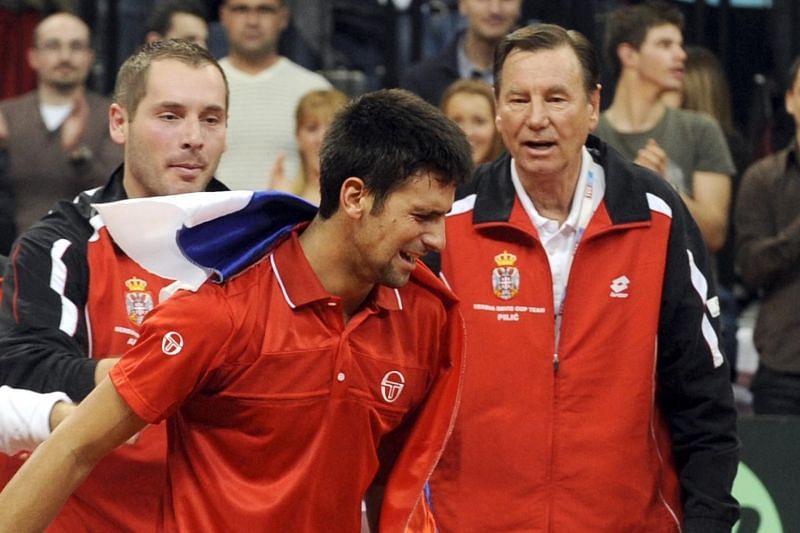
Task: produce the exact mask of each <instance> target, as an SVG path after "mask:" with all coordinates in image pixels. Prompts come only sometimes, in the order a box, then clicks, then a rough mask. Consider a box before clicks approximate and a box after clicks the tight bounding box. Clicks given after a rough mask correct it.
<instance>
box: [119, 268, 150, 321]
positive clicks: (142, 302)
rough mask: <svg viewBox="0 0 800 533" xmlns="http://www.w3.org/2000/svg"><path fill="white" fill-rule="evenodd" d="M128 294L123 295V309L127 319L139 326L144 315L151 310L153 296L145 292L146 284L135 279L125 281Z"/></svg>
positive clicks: (141, 280)
mask: <svg viewBox="0 0 800 533" xmlns="http://www.w3.org/2000/svg"><path fill="white" fill-rule="evenodd" d="M125 286H126V287H127V288H128V292H127V293H125V308H126V309H127V311H128V318H129V319H130V321H131V322H133V323H134V324H136V325H137V326H138V325H141V323H142V320H144V315H146V314H147V313H149V312H150V310H151V309H153V295H152V294H150V291H148V290H147V282H146V281H145V280H143V279H139V278H137V277H135V276H134V277H132V278H130V279H128V280H126V281H125Z"/></svg>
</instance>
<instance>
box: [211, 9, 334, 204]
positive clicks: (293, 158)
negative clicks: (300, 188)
mask: <svg viewBox="0 0 800 533" xmlns="http://www.w3.org/2000/svg"><path fill="white" fill-rule="evenodd" d="M219 19H220V22H221V24H222V26H223V27H224V28H225V32H226V35H227V38H228V55H227V56H226V57H224V58H222V59H221V60H220V65H222V68H223V69H224V70H225V75H226V76H227V78H228V83H229V84H230V88H231V104H230V109H229V113H230V114H229V117H228V150H227V151H226V152H225V155H224V156H223V157H222V161H221V162H220V165H219V171H218V176H219V178H220V179H221V180H223V181H224V182H225V183H226V184H228V186H229V187H230V188H231V189H234V190H236V189H245V190H259V189H268V188H272V184H271V183H270V182H271V178H270V176H271V173H272V169H273V167H274V165H275V160H276V158H278V157H279V156H282V155H285V157H286V160H285V162H284V169H285V172H286V175H287V176H294V175H296V174H297V172H298V170H299V158H298V155H297V153H298V152H297V143H296V141H295V135H294V131H295V128H294V110H295V109H296V108H297V104H298V102H299V101H300V98H301V97H302V96H303V95H304V94H306V93H308V92H309V91H312V90H316V89H330V88H331V84H330V83H329V82H328V81H327V80H326V79H325V78H324V77H322V76H321V75H319V74H316V73H314V72H311V71H310V70H306V69H305V68H303V67H301V66H300V65H298V64H296V63H294V62H292V61H291V60H289V59H288V58H286V57H283V56H281V55H280V54H279V53H278V40H279V39H280V36H281V33H283V31H284V30H285V29H286V28H287V26H288V25H289V8H288V6H287V5H286V3H285V1H284V0H226V1H225V2H224V3H223V4H222V6H221V7H220V10H219Z"/></svg>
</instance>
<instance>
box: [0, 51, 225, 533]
mask: <svg viewBox="0 0 800 533" xmlns="http://www.w3.org/2000/svg"><path fill="white" fill-rule="evenodd" d="M115 92H116V98H115V99H116V102H115V103H114V104H112V105H111V106H110V109H109V110H108V112H107V117H108V118H107V124H106V128H110V131H111V137H112V139H113V140H114V142H116V143H119V144H121V145H124V149H125V156H124V164H123V165H122V166H121V167H119V168H118V169H117V170H116V171H115V172H114V173H113V174H112V175H111V178H110V179H108V182H107V183H106V185H105V186H103V187H98V188H94V189H90V190H87V191H84V192H83V193H81V194H80V195H79V196H78V197H77V198H76V199H75V200H74V201H72V202H68V201H64V202H60V203H59V204H57V205H56V206H55V207H54V208H53V211H52V213H51V214H50V215H48V216H47V217H45V218H44V219H43V220H42V221H40V222H39V223H37V224H35V225H34V226H33V227H32V228H31V229H29V230H28V231H26V232H25V233H23V234H22V235H21V236H20V238H19V239H18V240H17V242H16V244H15V246H14V248H13V250H12V253H11V256H10V265H9V267H8V268H7V269H6V270H5V279H4V285H3V303H2V309H1V310H0V384H3V385H8V386H11V387H15V388H22V389H28V390H29V391H36V392H42V393H48V392H52V391H60V392H63V393H66V394H67V395H68V396H69V397H70V398H71V399H72V400H74V401H81V400H83V399H84V397H85V396H86V395H87V394H89V392H91V390H92V389H93V388H94V387H95V385H96V384H98V383H100V382H102V381H103V380H104V379H105V377H106V374H107V373H108V371H109V369H110V368H111V366H112V365H113V364H114V363H115V362H116V361H117V358H118V357H119V356H120V355H122V353H123V352H124V351H125V350H126V349H128V348H129V347H130V346H132V345H134V344H136V342H137V340H138V338H139V335H140V332H141V324H142V319H143V318H144V316H145V315H146V314H147V313H148V312H149V311H150V310H151V309H152V308H153V307H154V306H155V304H157V303H158V301H159V299H160V297H161V294H160V293H161V290H162V289H163V288H164V287H166V286H168V285H170V284H171V283H172V280H169V279H166V278H164V277H161V276H158V275H156V274H153V273H151V272H148V271H147V270H146V269H144V268H142V267H141V266H139V265H137V264H136V263H135V262H134V261H133V260H132V259H130V258H129V257H128V256H127V255H126V254H125V253H123V252H121V251H120V249H119V247H118V243H117V242H116V241H115V239H114V238H113V237H112V236H111V235H109V232H108V228H107V227H106V225H105V220H104V218H103V217H102V216H101V215H99V214H98V211H97V209H96V208H95V205H97V204H102V203H108V202H113V201H116V200H122V199H125V198H138V197H147V196H154V195H170V194H177V193H184V192H197V191H203V190H216V191H219V190H224V189H225V187H224V186H223V185H222V184H221V183H220V182H218V181H217V180H215V179H213V175H214V171H215V169H216V167H217V164H218V162H219V159H220V157H221V155H222V152H223V150H224V149H225V119H226V110H227V97H228V90H227V85H226V83H225V77H224V74H223V72H222V70H221V68H220V67H219V65H218V64H217V62H216V61H215V60H214V58H213V57H211V56H210V55H209V53H208V52H207V51H206V50H205V49H203V48H200V47H198V46H196V45H194V44H191V43H188V42H186V41H157V42H156V43H153V44H151V45H147V46H145V47H144V48H143V49H142V50H141V51H139V52H137V53H135V54H134V55H133V56H131V57H130V58H128V60H126V62H125V63H124V64H123V65H122V67H121V68H120V72H119V74H118V76H117V85H116V91H115ZM137 222H138V221H137ZM27 396H28V397H29V398H30V401H31V402H34V403H36V402H37V401H38V400H37V397H36V396H32V395H27ZM51 398H53V397H52V396H51ZM29 403H30V402H29ZM27 410H28V411H29V412H30V411H31V409H27ZM56 422H57V420H52V419H51V420H50V426H51V427H52V426H53V425H55V423H56ZM47 429H49V428H47ZM165 442H166V432H165V428H164V425H162V424H159V425H153V426H149V427H147V428H145V429H144V430H143V431H142V432H141V435H140V436H139V437H138V439H136V441H135V442H133V443H131V444H126V445H123V446H121V447H120V448H119V449H118V450H116V451H114V452H113V453H111V454H109V455H108V456H107V457H106V458H105V459H104V460H103V461H102V462H101V464H100V465H99V466H98V468H97V469H96V471H95V472H94V473H93V474H92V475H91V476H89V477H88V478H87V479H86V481H85V482H84V484H83V485H82V486H81V487H80V489H78V490H77V491H76V492H75V494H74V495H73V496H72V497H71V498H70V499H69V500H68V501H67V502H66V505H64V508H63V510H62V512H61V513H60V514H59V515H58V517H57V518H56V519H55V522H54V523H53V526H54V529H58V530H63V531H118V530H125V531H137V532H138V531H143V532H147V531H154V529H155V527H154V523H155V520H156V517H157V516H158V508H159V504H160V501H161V499H162V496H163V488H162V481H163V479H164V476H165V475H166V474H165V471H164V467H165ZM0 463H2V464H0V476H1V477H0V485H4V484H5V483H6V482H7V481H8V479H9V478H10V477H11V475H13V473H14V471H15V470H16V469H17V468H19V466H20V464H21V463H20V461H19V460H17V459H12V458H5V457H3V458H2V459H0ZM0 522H2V523H3V524H4V525H6V526H14V525H15V522H13V521H11V522H8V521H3V520H0Z"/></svg>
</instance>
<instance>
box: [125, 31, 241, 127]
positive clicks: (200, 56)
mask: <svg viewBox="0 0 800 533" xmlns="http://www.w3.org/2000/svg"><path fill="white" fill-rule="evenodd" d="M167 59H174V60H175V61H180V62H181V63H184V64H186V65H189V66H192V67H198V68H199V67H202V66H205V65H211V66H213V67H215V68H216V69H217V70H218V71H219V73H220V75H221V76H222V80H223V81H224V82H225V109H226V110H227V109H228V97H229V91H228V78H227V77H226V76H225V71H223V70H222V67H220V66H219V63H217V60H216V59H214V56H212V55H211V54H210V53H209V51H208V50H206V49H205V48H203V47H201V46H198V45H196V44H194V43H190V42H188V41H184V40H181V39H167V40H165V41H154V42H152V43H150V44H146V45H144V46H142V47H141V48H140V49H139V50H138V51H137V52H135V53H134V54H133V55H132V56H130V57H129V58H128V59H126V60H125V62H124V63H123V64H122V66H121V67H120V68H119V73H118V74H117V83H116V85H115V86H114V101H115V102H116V103H118V104H119V105H120V106H122V107H123V108H125V109H126V110H127V111H128V114H129V116H130V120H133V117H134V115H135V114H136V108H137V107H138V106H139V102H141V101H142V98H144V96H145V91H146V90H147V76H148V74H149V73H150V65H152V64H153V63H154V62H155V61H163V60H167Z"/></svg>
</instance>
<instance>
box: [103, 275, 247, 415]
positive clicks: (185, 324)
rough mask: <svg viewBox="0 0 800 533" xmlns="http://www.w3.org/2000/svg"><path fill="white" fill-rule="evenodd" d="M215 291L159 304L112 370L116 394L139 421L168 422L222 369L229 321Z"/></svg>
mask: <svg viewBox="0 0 800 533" xmlns="http://www.w3.org/2000/svg"><path fill="white" fill-rule="evenodd" d="M217 288H218V287H214V286H211V287H208V289H210V290H208V289H206V287H205V286H204V287H202V288H201V289H200V292H198V293H191V292H187V291H180V292H178V293H176V294H175V295H174V296H172V298H170V299H169V300H167V301H166V302H164V303H162V304H160V305H158V306H157V307H156V308H155V309H154V310H153V311H152V312H151V313H150V314H149V315H147V317H146V319H145V321H144V322H143V323H142V330H141V335H140V337H139V340H138V342H137V343H136V346H134V347H133V348H131V349H130V350H129V351H128V352H126V353H125V354H124V355H123V357H122V359H120V361H119V362H118V363H117V364H116V365H114V367H113V368H112V369H111V372H110V373H109V377H110V378H111V381H112V382H113V383H114V386H115V387H116V389H117V392H118V393H119V394H120V396H122V398H123V399H124V400H125V402H126V403H127V404H128V406H129V407H130V408H131V409H132V410H133V412H135V413H136V414H137V415H138V416H139V417H140V418H142V419H143V420H145V421H147V422H149V423H151V424H153V423H156V422H159V421H161V420H163V419H165V418H167V417H169V416H170V415H171V414H172V413H173V412H174V411H175V410H176V409H178V407H180V405H181V404H182V403H183V402H184V400H186V398H187V397H189V396H190V395H191V394H193V393H194V391H196V390H199V389H200V388H201V387H202V385H203V383H205V381H206V380H207V378H208V376H209V375H210V374H211V372H213V371H214V370H215V369H216V368H217V367H219V366H220V365H221V364H222V362H223V360H224V356H225V354H226V353H228V350H227V349H226V347H227V344H228V341H229V339H230V338H231V331H232V329H233V326H232V324H233V321H232V319H231V315H230V313H229V312H228V307H227V305H226V304H225V302H224V301H223V300H222V299H221V298H220V297H219V294H220V291H218V290H215V289H217ZM204 289H206V290H204ZM211 310H213V312H212V311H211Z"/></svg>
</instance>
